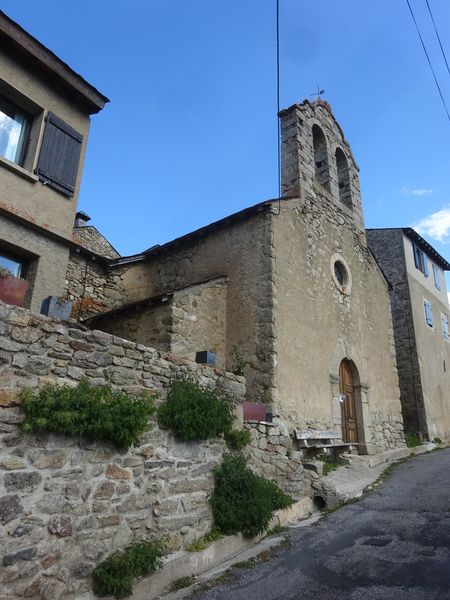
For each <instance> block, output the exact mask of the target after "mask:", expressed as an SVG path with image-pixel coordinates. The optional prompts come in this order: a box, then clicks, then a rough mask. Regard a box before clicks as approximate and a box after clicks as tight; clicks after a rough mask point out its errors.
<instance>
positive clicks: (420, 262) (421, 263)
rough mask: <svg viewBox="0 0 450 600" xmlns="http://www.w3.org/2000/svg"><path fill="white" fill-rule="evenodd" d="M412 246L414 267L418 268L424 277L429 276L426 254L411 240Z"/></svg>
mask: <svg viewBox="0 0 450 600" xmlns="http://www.w3.org/2000/svg"><path fill="white" fill-rule="evenodd" d="M412 246H413V255H414V264H415V266H416V269H418V270H419V271H420V272H421V273H423V275H425V277H429V275H430V272H429V269H428V256H427V255H426V253H425V252H424V251H423V250H422V249H421V248H419V246H418V245H417V244H415V243H414V242H412Z"/></svg>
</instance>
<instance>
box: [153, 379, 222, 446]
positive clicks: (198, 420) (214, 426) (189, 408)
mask: <svg viewBox="0 0 450 600" xmlns="http://www.w3.org/2000/svg"><path fill="white" fill-rule="evenodd" d="M233 420H234V406H233V401H232V399H231V398H229V397H228V396H226V395H224V394H222V393H221V392H219V391H218V390H217V389H209V388H206V387H204V386H201V385H200V384H199V383H198V381H197V380H196V379H195V378H194V377H193V376H192V375H190V376H188V377H186V378H185V379H183V380H175V381H173V382H172V385H171V388H170V391H169V394H168V397H167V402H165V403H164V404H162V405H161V406H160V407H159V409H158V422H159V424H160V425H161V427H164V428H166V429H171V430H172V431H173V432H174V434H175V436H176V437H177V438H178V439H179V440H182V441H185V442H187V441H193V440H206V439H209V438H214V437H217V436H218V435H220V434H222V433H225V432H227V431H230V429H231V426H232V424H233Z"/></svg>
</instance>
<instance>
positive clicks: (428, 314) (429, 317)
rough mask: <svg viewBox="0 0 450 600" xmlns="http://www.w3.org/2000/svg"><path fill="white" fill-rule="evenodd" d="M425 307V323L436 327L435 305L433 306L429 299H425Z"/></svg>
mask: <svg viewBox="0 0 450 600" xmlns="http://www.w3.org/2000/svg"><path fill="white" fill-rule="evenodd" d="M423 307H424V310H425V323H426V324H427V325H428V327H430V328H431V329H433V328H434V319H433V307H432V306H431V302H430V301H429V300H426V299H425V298H424V299H423Z"/></svg>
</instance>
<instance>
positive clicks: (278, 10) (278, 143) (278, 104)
mask: <svg viewBox="0 0 450 600" xmlns="http://www.w3.org/2000/svg"><path fill="white" fill-rule="evenodd" d="M276 12H277V23H276V29H277V122H278V128H277V152H278V198H281V147H280V138H281V131H280V0H277V9H276ZM279 208H280V207H279ZM279 208H278V210H279Z"/></svg>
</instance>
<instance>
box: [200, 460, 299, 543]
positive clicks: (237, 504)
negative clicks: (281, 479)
mask: <svg viewBox="0 0 450 600" xmlns="http://www.w3.org/2000/svg"><path fill="white" fill-rule="evenodd" d="M214 483H215V485H214V491H213V493H212V495H211V499H210V502H211V506H212V510H213V514H214V522H215V525H216V527H218V528H219V529H220V531H222V532H223V533H224V534H226V535H231V534H233V533H238V532H239V531H241V532H242V533H243V534H244V535H245V536H247V537H250V536H254V535H257V534H258V533H261V532H262V531H264V529H266V528H267V526H268V524H269V522H270V519H271V518H272V513H273V511H274V510H278V509H279V508H286V507H288V506H290V505H291V504H292V498H290V497H289V496H287V495H286V494H284V493H283V492H282V491H281V490H280V488H279V487H278V486H277V484H276V483H275V482H274V481H269V480H267V479H265V478H264V477H261V476H260V475H256V474H255V473H253V471H252V470H251V469H249V468H248V467H247V465H246V461H245V458H244V457H243V456H242V455H241V454H235V455H227V456H225V457H224V460H223V463H222V464H221V465H220V466H218V467H216V469H215V471H214Z"/></svg>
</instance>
